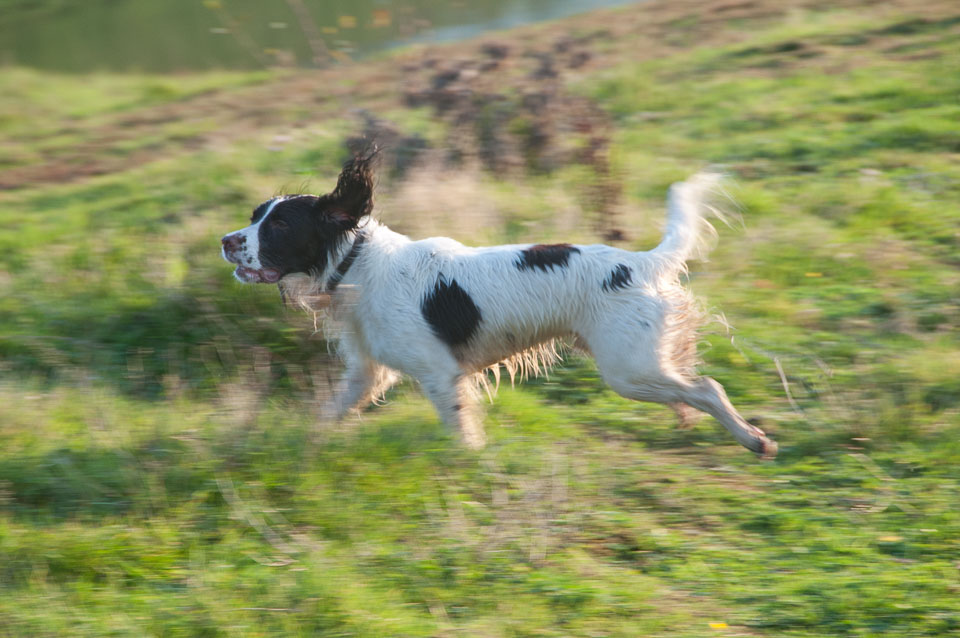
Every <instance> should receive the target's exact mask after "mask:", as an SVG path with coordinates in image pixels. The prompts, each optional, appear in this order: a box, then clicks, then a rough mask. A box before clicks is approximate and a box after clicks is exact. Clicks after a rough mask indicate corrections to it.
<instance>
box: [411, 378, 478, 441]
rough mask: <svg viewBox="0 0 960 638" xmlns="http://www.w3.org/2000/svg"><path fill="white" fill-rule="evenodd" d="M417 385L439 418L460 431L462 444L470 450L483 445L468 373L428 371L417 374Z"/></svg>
mask: <svg viewBox="0 0 960 638" xmlns="http://www.w3.org/2000/svg"><path fill="white" fill-rule="evenodd" d="M420 386H421V387H422V388H423V392H424V394H426V395H427V398H428V399H430V401H431V402H432V403H433V406H434V407H435V408H436V410H437V414H438V415H440V420H441V421H443V422H444V424H445V425H447V426H448V427H451V428H452V427H456V428H457V429H458V430H459V431H460V437H461V438H462V440H463V443H464V445H466V446H467V447H469V448H471V449H474V450H479V449H480V448H482V447H483V446H484V445H486V443H487V437H486V435H485V434H484V432H483V423H481V421H480V415H479V413H478V412H479V411H478V408H477V402H476V401H475V400H474V397H473V387H472V386H471V384H470V380H469V378H468V377H465V376H464V375H462V374H457V375H443V374H430V375H427V376H422V377H421V378H420Z"/></svg>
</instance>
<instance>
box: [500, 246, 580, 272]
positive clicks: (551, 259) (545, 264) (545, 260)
mask: <svg viewBox="0 0 960 638" xmlns="http://www.w3.org/2000/svg"><path fill="white" fill-rule="evenodd" d="M579 252H580V249H579V248H577V247H576V246H571V245H570V244H536V245H534V246H530V248H526V249H524V250H522V251H521V252H520V258H519V259H517V261H516V266H517V268H518V269H519V270H532V269H534V268H539V269H540V270H542V271H543V272H547V271H548V270H551V269H553V267H554V266H556V267H558V268H566V267H567V263H568V262H569V261H570V255H572V254H574V253H579Z"/></svg>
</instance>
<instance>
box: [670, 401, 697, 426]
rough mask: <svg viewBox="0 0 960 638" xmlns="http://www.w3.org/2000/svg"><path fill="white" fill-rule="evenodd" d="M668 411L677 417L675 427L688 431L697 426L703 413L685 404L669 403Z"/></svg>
mask: <svg viewBox="0 0 960 638" xmlns="http://www.w3.org/2000/svg"><path fill="white" fill-rule="evenodd" d="M669 405H670V409H671V410H673V412H674V414H676V415H677V427H678V428H679V429H681V430H689V429H691V428H693V426H694V425H696V424H697V421H699V420H700V417H701V416H703V413H702V412H700V411H699V410H694V409H693V408H691V407H690V406H689V405H687V404H686V403H670V404H669Z"/></svg>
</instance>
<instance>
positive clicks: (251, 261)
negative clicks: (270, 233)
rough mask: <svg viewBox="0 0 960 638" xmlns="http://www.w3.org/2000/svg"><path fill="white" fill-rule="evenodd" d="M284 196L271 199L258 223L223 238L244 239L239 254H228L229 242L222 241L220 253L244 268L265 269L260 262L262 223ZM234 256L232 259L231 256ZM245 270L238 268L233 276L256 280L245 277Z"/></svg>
mask: <svg viewBox="0 0 960 638" xmlns="http://www.w3.org/2000/svg"><path fill="white" fill-rule="evenodd" d="M284 199H285V198H284V197H275V198H274V199H272V200H271V201H270V205H269V206H268V207H267V210H266V212H265V213H264V214H263V217H261V218H260V219H259V220H257V223H256V224H252V225H250V226H247V227H246V228H241V229H240V230H237V231H234V232H232V233H228V234H227V235H226V236H225V237H224V238H223V239H224V240H228V239H229V238H231V237H239V238H241V239H242V240H243V243H242V246H243V247H242V249H241V250H240V252H239V254H234V255H227V249H226V246H227V243H226V242H222V243H221V246H220V255H221V256H222V257H223V258H224V259H226V260H227V261H229V262H231V263H235V264H238V265H239V266H242V267H243V268H248V269H249V270H255V271H259V270H263V264H261V263H260V225H261V224H263V222H265V221H266V220H267V217H269V216H270V213H271V211H273V209H274V207H276V205H277V204H279V203H280V202H282V201H283V200H284ZM231 256H232V257H233V259H231V258H230V257H231ZM244 272H245V271H244V270H242V269H240V268H238V269H237V270H235V271H234V273H233V276H234V277H236V278H237V280H238V281H242V282H244V283H252V282H253V281H254V280H252V279H247V278H245V277H244Z"/></svg>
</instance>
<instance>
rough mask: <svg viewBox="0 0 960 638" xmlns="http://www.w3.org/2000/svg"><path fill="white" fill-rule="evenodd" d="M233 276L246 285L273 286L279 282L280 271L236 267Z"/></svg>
mask: <svg viewBox="0 0 960 638" xmlns="http://www.w3.org/2000/svg"><path fill="white" fill-rule="evenodd" d="M233 274H234V276H235V277H236V278H237V279H239V280H240V281H242V282H244V283H248V284H275V283H277V282H278V281H280V271H279V270H275V269H274V268H263V269H261V270H256V269H254V268H247V267H246V266H237V269H236V270H235V271H233Z"/></svg>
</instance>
